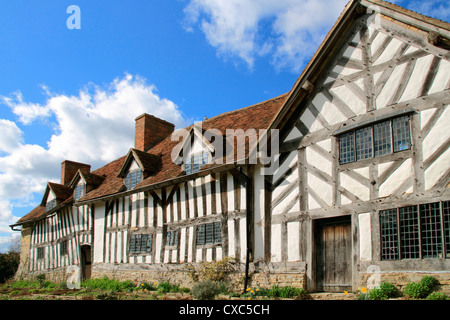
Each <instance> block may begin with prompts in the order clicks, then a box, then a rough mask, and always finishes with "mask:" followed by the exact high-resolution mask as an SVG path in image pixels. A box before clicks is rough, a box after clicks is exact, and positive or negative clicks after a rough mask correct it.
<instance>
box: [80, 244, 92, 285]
mask: <svg viewBox="0 0 450 320" xmlns="http://www.w3.org/2000/svg"><path fill="white" fill-rule="evenodd" d="M91 265H92V257H91V246H82V247H81V272H82V276H83V280H85V279H90V278H91Z"/></svg>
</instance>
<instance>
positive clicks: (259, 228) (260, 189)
mask: <svg viewBox="0 0 450 320" xmlns="http://www.w3.org/2000/svg"><path fill="white" fill-rule="evenodd" d="M254 181H255V185H254V201H255V205H254V213H253V214H254V219H253V221H254V225H253V227H254V237H255V238H254V240H255V248H254V256H255V259H254V260H255V261H258V260H261V259H263V258H264V176H263V175H262V171H261V166H260V165H258V166H257V167H256V168H255V173H254Z"/></svg>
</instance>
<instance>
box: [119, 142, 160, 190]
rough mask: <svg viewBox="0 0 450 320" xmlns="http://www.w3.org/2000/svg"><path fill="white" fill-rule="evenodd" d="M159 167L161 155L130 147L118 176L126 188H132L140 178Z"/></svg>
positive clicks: (147, 175)
mask: <svg viewBox="0 0 450 320" xmlns="http://www.w3.org/2000/svg"><path fill="white" fill-rule="evenodd" d="M160 168H161V157H160V156H156V155H153V154H150V153H146V152H143V151H139V150H137V149H130V151H129V152H128V155H127V157H126V159H125V162H124V164H123V166H122V168H121V170H120V173H119V177H121V178H122V179H123V180H124V181H123V182H124V185H125V187H126V189H127V190H131V189H134V188H135V187H136V186H137V185H138V184H139V183H140V182H141V181H142V180H144V179H145V178H147V177H149V176H151V175H152V174H154V173H156V172H157V171H158V170H159V169H160Z"/></svg>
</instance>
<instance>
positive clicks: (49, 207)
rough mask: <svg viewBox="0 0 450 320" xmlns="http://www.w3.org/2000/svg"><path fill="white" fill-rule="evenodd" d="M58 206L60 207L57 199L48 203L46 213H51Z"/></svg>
mask: <svg viewBox="0 0 450 320" xmlns="http://www.w3.org/2000/svg"><path fill="white" fill-rule="evenodd" d="M57 206H58V200H57V199H56V198H54V199H52V200H50V201H47V202H46V204H45V211H46V212H48V211H51V210H53V209H55V208H56V207H57Z"/></svg>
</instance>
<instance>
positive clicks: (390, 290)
mask: <svg viewBox="0 0 450 320" xmlns="http://www.w3.org/2000/svg"><path fill="white" fill-rule="evenodd" d="M380 289H381V291H382V292H383V293H384V294H385V295H386V296H387V298H395V297H397V296H398V295H399V291H398V289H397V287H396V286H395V285H393V284H392V283H390V282H382V283H381V284H380Z"/></svg>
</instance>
